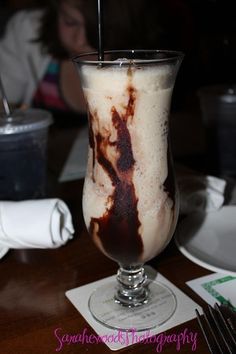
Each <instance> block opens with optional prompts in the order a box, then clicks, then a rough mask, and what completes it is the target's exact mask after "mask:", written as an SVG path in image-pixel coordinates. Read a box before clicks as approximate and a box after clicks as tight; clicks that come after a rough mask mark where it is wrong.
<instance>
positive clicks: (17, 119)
mask: <svg viewBox="0 0 236 354" xmlns="http://www.w3.org/2000/svg"><path fill="white" fill-rule="evenodd" d="M52 122H53V119H52V115H51V113H49V112H48V111H45V110H42V109H34V108H32V109H27V110H26V111H22V110H16V111H14V112H13V113H12V114H11V116H10V117H7V118H6V117H4V115H3V114H0V135H6V134H22V133H27V132H33V131H35V130H38V129H43V128H47V127H48V126H49V125H51V124H52Z"/></svg>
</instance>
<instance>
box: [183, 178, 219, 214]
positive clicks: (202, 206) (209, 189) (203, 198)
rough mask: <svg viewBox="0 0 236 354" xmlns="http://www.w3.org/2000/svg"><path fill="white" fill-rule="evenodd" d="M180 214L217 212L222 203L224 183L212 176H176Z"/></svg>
mask: <svg viewBox="0 0 236 354" xmlns="http://www.w3.org/2000/svg"><path fill="white" fill-rule="evenodd" d="M177 181H178V186H179V191H180V213H181V214H190V213H193V212H196V211H205V212H211V211H215V210H218V209H220V208H221V207H222V205H223V203H224V191H225V186H226V181H225V180H223V179H220V178H217V177H214V176H195V175H189V176H182V175H180V176H178V175H177Z"/></svg>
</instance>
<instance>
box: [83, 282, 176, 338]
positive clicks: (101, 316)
mask: <svg viewBox="0 0 236 354" xmlns="http://www.w3.org/2000/svg"><path fill="white" fill-rule="evenodd" d="M146 287H147V289H148V292H149V298H148V301H147V303H145V304H144V305H140V306H136V307H132V308H129V307H126V306H122V305H120V304H118V303H116V302H115V300H114V295H115V293H116V291H117V282H116V281H113V282H110V283H107V284H104V285H102V286H101V287H99V288H97V289H96V290H95V291H94V292H93V293H92V295H91V296H90V299H89V304H88V305H89V310H90V312H91V314H92V315H93V317H94V318H95V319H96V320H97V321H98V322H100V323H101V324H103V325H105V326H106V327H109V328H113V329H118V330H122V331H128V330H131V329H133V330H136V331H144V330H148V329H151V328H154V327H157V326H160V325H162V324H164V323H165V322H166V321H168V320H169V319H170V318H171V317H172V316H173V314H174V312H175V310H176V306H177V302H176V297H175V295H174V293H173V292H172V291H171V290H170V289H169V288H168V287H166V286H165V285H163V284H161V283H160V282H154V281H150V282H149V283H148V285H147V286H146Z"/></svg>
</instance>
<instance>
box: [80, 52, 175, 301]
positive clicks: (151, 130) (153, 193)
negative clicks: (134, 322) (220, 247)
mask: <svg viewBox="0 0 236 354" xmlns="http://www.w3.org/2000/svg"><path fill="white" fill-rule="evenodd" d="M106 56H107V58H108V59H107V60H106V59H105V61H104V62H102V63H100V64H98V62H96V56H95V57H93V55H91V57H89V56H88V57H87V58H86V57H84V56H81V57H79V58H77V59H76V63H77V65H78V68H79V72H80V75H81V79H82V84H83V90H84V94H85V98H86V101H87V107H88V118H89V153H88V165H87V173H86V178H85V183H84V192H83V214H84V219H85V223H86V226H87V229H88V231H89V233H90V235H91V236H92V238H93V241H94V242H95V244H96V245H97V247H98V248H99V249H100V250H101V251H102V252H103V253H104V254H105V255H107V256H108V257H110V258H111V259H113V260H114V261H116V262H118V263H119V265H120V270H119V272H118V281H119V283H120V287H121V288H122V283H123V285H124V286H126V289H125V291H123V290H122V289H119V291H118V293H119V294H118V295H117V294H116V296H115V298H116V302H117V303H120V304H122V305H124V306H128V307H135V306H139V305H141V304H143V303H147V302H148V300H147V299H148V290H147V289H145V290H144V289H142V291H141V289H140V293H139V294H138V296H137V297H136V298H135V296H136V295H135V294H133V295H132V291H133V290H134V288H135V292H136V293H138V291H137V288H138V287H139V286H140V287H143V284H142V285H141V283H144V280H145V275H144V274H143V268H142V265H143V264H144V263H145V262H147V261H148V260H150V259H152V258H153V257H155V256H156V255H158V254H159V253H160V252H161V251H162V250H163V249H164V248H165V247H166V245H167V244H168V242H169V241H170V239H171V237H172V235H173V232H174V230H175V226H176V222H177V216H178V209H179V202H178V194H177V190H176V184H175V179H174V172H173V167H172V161H171V152H170V146H169V123H168V118H169V110H170V103H171V95H172V91H173V86H174V82H175V78H176V74H177V71H178V68H179V65H180V63H181V60H182V56H181V55H180V54H179V53H177V52H168V51H166V52H165V51H130V52H129V51H127V52H126V51H125V52H109V53H106ZM105 58H106V57H105ZM94 60H95V61H94ZM130 274H132V275H134V274H135V279H136V280H135V281H136V282H137V281H138V283H135V284H134V288H133V289H131V288H132V285H130V280H128V279H130V278H129V277H130ZM127 281H128V283H129V284H128V290H127ZM130 290H131V293H130V292H129V291H130ZM114 291H115V290H114ZM127 291H128V295H127ZM132 296H133V298H132ZM131 298H132V299H131ZM130 299H131V300H130Z"/></svg>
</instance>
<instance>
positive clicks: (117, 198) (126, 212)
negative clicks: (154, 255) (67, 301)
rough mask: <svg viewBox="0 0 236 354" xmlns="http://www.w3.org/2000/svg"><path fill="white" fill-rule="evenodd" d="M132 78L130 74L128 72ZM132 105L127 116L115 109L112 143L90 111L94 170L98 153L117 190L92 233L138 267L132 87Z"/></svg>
mask: <svg viewBox="0 0 236 354" xmlns="http://www.w3.org/2000/svg"><path fill="white" fill-rule="evenodd" d="M128 75H129V76H130V72H129V71H128ZM127 92H128V95H129V96H128V97H129V99H128V103H127V106H126V109H125V113H124V114H119V113H118V112H117V110H116V108H115V107H114V106H113V107H112V109H111V119H112V124H113V127H114V128H115V129H116V131H117V139H116V141H115V142H114V141H113V142H111V141H110V140H109V137H110V136H104V135H102V134H101V132H97V133H96V134H95V133H94V131H93V129H92V125H93V124H92V122H93V120H94V119H98V117H96V114H95V115H92V114H91V112H90V120H91V121H90V133H89V143H90V147H91V149H93V167H94V163H95V153H96V159H97V161H98V163H99V164H100V165H101V166H102V168H103V169H104V171H105V172H106V173H107V175H108V176H109V178H110V180H111V183H112V186H113V187H114V191H113V193H112V195H110V196H109V197H108V202H109V207H107V210H106V212H105V213H104V215H102V216H101V217H100V218H91V221H90V227H89V232H90V234H91V235H93V236H94V234H95V233H97V236H98V237H99V239H100V241H101V243H102V245H103V247H104V249H105V251H106V252H107V254H108V255H109V256H110V257H111V258H112V259H114V260H116V261H117V262H119V263H121V264H123V265H131V264H137V263H138V262H139V259H140V256H141V255H142V252H143V242H142V239H141V236H140V234H139V227H140V225H141V223H140V221H139V216H138V209H137V203H138V198H137V197H136V194H135V188H134V184H133V170H134V165H135V159H134V156H133V151H132V142H131V137H130V133H129V130H128V127H127V123H128V121H129V120H132V118H133V116H134V109H135V100H136V91H135V89H134V87H132V85H131V84H129V86H128V88H127ZM111 146H112V147H115V149H116V151H117V160H116V161H115V162H114V163H112V162H111V161H110V160H109V155H108V149H109V148H110V147H111Z"/></svg>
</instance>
